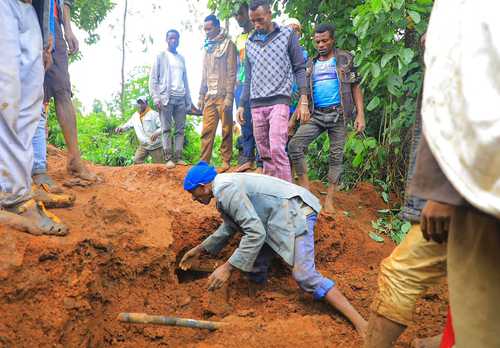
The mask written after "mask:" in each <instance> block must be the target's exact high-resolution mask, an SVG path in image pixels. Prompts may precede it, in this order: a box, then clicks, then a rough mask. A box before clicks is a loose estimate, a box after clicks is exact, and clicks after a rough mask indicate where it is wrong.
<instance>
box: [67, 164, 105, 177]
mask: <svg viewBox="0 0 500 348" xmlns="http://www.w3.org/2000/svg"><path fill="white" fill-rule="evenodd" d="M67 170H68V173H69V174H70V175H72V176H74V177H76V178H78V179H81V180H86V181H89V182H91V183H99V182H101V181H102V179H101V178H99V176H98V175H96V174H94V173H92V172H91V171H90V170H89V169H88V168H87V167H86V166H85V165H84V164H83V162H82V161H81V160H69V159H68V166H67Z"/></svg>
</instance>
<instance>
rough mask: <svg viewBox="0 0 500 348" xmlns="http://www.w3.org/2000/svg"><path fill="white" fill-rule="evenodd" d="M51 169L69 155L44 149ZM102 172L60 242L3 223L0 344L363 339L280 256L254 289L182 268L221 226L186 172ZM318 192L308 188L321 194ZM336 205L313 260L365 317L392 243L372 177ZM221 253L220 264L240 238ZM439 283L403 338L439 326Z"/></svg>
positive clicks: (236, 279) (57, 171)
mask: <svg viewBox="0 0 500 348" xmlns="http://www.w3.org/2000/svg"><path fill="white" fill-rule="evenodd" d="M49 165H50V170H49V171H50V174H51V175H52V176H53V177H54V178H55V179H56V180H57V181H58V182H59V183H64V182H65V181H67V180H68V179H69V178H68V177H67V175H66V174H65V170H64V168H65V154H64V153H63V152H61V151H59V150H56V149H54V148H51V149H50V152H49ZM92 169H93V170H95V171H96V172H97V173H99V175H101V176H102V177H103V179H104V182H103V183H101V184H96V185H93V186H91V187H78V186H75V187H71V188H68V189H67V190H68V191H69V192H72V193H74V194H75V195H76V196H77V201H76V204H75V206H74V207H72V208H70V209H58V210H54V212H55V213H56V214H57V215H58V216H60V218H61V219H62V220H63V221H64V222H65V223H66V224H67V225H68V226H69V227H70V230H71V232H70V234H69V235H68V236H67V237H64V238H58V237H47V236H41V237H39V236H31V235H29V234H26V233H22V232H18V231H14V230H12V229H9V228H5V227H1V230H0V313H1V317H0V347H35V346H36V347H107V346H117V347H151V346H166V347H259V348H260V347H302V346H304V347H305V346H311V345H315V346H317V347H360V346H361V345H362V341H361V339H360V338H359V337H358V336H357V334H356V332H355V330H354V329H353V328H352V326H351V325H350V324H349V323H348V322H347V321H346V320H345V319H344V318H343V317H342V316H341V315H340V314H339V313H337V312H335V311H333V310H331V309H330V308H328V307H327V306H326V305H325V304H324V303H321V302H315V301H313V299H312V298H311V297H310V296H309V295H305V294H303V293H302V292H301V291H300V289H299V288H298V287H297V285H296V284H295V282H294V281H293V279H292V278H291V275H290V272H289V270H288V269H287V267H285V266H284V265H283V264H282V263H281V262H280V261H279V260H275V261H274V263H273V265H272V269H271V274H270V278H269V281H268V283H267V284H266V285H265V286H264V287H261V288H256V287H255V286H253V285H252V284H250V283H249V282H248V280H247V279H246V277H245V276H244V275H242V274H238V273H235V274H234V275H233V277H232V278H231V280H230V284H229V286H228V287H227V288H226V289H224V290H223V291H219V292H218V293H215V294H214V293H209V292H208V291H207V276H208V273H207V272H197V273H196V272H182V271H179V270H178V269H177V264H178V261H179V259H180V257H181V256H182V254H183V253H184V252H185V251H187V250H189V248H191V247H193V246H195V245H196V244H198V243H199V242H201V241H202V240H203V239H204V238H205V237H206V236H208V235H209V234H210V233H211V232H212V231H214V230H215V229H216V228H217V226H218V224H219V223H220V222H221V220H220V217H219V215H218V213H217V211H216V209H215V207H214V205H213V204H212V205H210V206H201V205H200V204H198V203H196V202H193V201H192V200H191V197H190V196H189V195H188V194H187V193H185V192H183V191H182V188H181V182H182V177H183V175H184V174H185V172H186V170H187V169H186V168H176V169H174V170H170V171H169V170H167V169H165V168H164V167H163V166H161V165H141V166H133V167H127V168H111V167H92ZM323 190H324V188H323V187H322V186H321V185H320V184H319V183H317V184H316V185H315V187H314V189H313V191H314V193H315V194H317V195H318V196H319V197H320V198H322V197H323V195H322V194H321V191H323ZM336 202H337V211H336V212H335V214H334V215H333V216H332V217H327V216H324V215H321V216H320V218H319V220H318V224H317V228H316V264H317V268H318V269H319V270H320V271H321V272H322V273H323V274H325V275H327V276H329V277H331V278H333V279H335V281H336V282H337V284H338V286H339V288H340V289H341V290H342V291H343V292H344V294H345V295H346V297H347V298H348V299H349V300H350V301H352V303H353V304H354V306H355V307H356V308H358V309H359V311H360V312H361V314H362V315H363V316H364V317H365V318H367V317H368V315H369V311H370V309H369V306H370V303H371V300H372V298H373V295H374V294H375V292H376V288H377V272H378V265H379V263H380V261H381V260H382V258H383V257H385V256H387V255H388V254H389V253H390V252H391V250H392V249H393V248H394V244H393V243H392V242H391V241H390V240H388V239H386V240H385V242H384V243H382V244H379V243H375V242H374V241H373V240H371V239H370V238H369V237H368V232H369V231H370V230H371V221H372V220H374V219H376V217H377V210H378V209H381V208H383V207H384V205H383V202H382V201H381V200H380V198H379V195H378V194H377V192H376V191H375V190H374V188H373V187H371V186H370V185H368V184H362V185H359V186H358V187H357V188H356V189H355V190H353V191H352V192H349V193H345V192H339V193H338V194H337V196H336ZM237 242H238V241H237V240H234V241H232V242H231V244H230V245H229V246H227V247H226V248H225V249H224V250H223V252H222V254H221V255H219V256H218V257H217V258H209V257H205V259H204V261H203V263H202V264H204V265H205V266H206V265H212V266H213V265H214V264H217V263H218V264H221V263H222V262H224V260H225V259H227V257H228V256H229V255H230V253H231V252H232V250H233V249H234V248H235V247H236V245H237ZM206 267H209V266H206ZM446 306H447V296H446V287H445V284H440V285H439V286H436V287H435V288H433V289H431V290H430V291H429V292H428V293H427V294H426V295H425V296H424V297H423V298H422V299H421V300H420V301H419V302H418V304H417V308H416V315H415V324H414V325H412V326H410V327H409V329H408V330H407V331H406V333H405V334H404V335H403V336H402V338H401V339H400V340H399V341H398V344H397V346H398V347H409V343H410V341H411V340H412V339H413V338H415V337H424V336H429V335H434V334H437V333H439V332H440V331H441V329H442V327H443V325H444V321H445V314H446ZM120 312H146V313H149V314H159V315H168V316H176V317H183V318H194V319H209V320H217V321H225V322H229V323H230V324H231V325H229V326H228V327H226V328H224V329H223V330H219V331H216V332H208V331H203V330H197V329H189V328H177V327H160V326H140V325H130V324H123V323H120V322H118V321H117V320H116V317H117V315H118V313H120Z"/></svg>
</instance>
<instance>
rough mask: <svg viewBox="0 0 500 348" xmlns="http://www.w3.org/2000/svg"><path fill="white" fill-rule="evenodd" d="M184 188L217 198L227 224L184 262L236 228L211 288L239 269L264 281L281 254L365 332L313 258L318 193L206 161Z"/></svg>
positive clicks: (304, 283)
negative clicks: (233, 245)
mask: <svg viewBox="0 0 500 348" xmlns="http://www.w3.org/2000/svg"><path fill="white" fill-rule="evenodd" d="M184 189H185V190H186V191H189V192H190V193H191V194H192V196H193V200H195V201H198V202H200V203H202V204H205V205H208V204H209V203H210V201H211V200H212V198H215V200H216V207H217V209H218V210H219V211H220V213H221V215H222V218H223V223H222V225H221V226H220V227H219V228H218V229H217V230H216V231H215V232H214V233H213V234H212V235H210V236H209V237H208V238H207V239H205V240H204V241H203V242H202V243H201V244H200V245H198V246H196V247H194V248H193V249H191V250H190V251H188V252H187V253H186V254H185V255H184V257H183V258H182V260H181V262H180V267H181V269H183V270H187V269H189V268H190V267H191V264H192V262H193V261H194V260H196V259H197V258H198V257H199V256H200V254H201V253H202V252H208V253H210V254H212V255H216V254H217V253H219V251H220V250H222V249H223V248H224V246H226V244H227V243H228V242H229V240H230V239H231V237H233V236H234V235H235V234H236V232H238V231H241V233H243V236H242V238H241V241H240V244H239V247H238V248H237V249H236V250H235V251H234V253H233V255H232V256H231V257H230V258H229V260H228V261H227V262H226V263H224V264H223V265H222V266H220V267H218V268H217V269H216V270H215V271H214V272H213V273H212V274H211V275H210V278H209V290H214V289H217V288H220V287H221V286H222V285H223V283H224V282H226V281H227V280H228V279H229V277H230V276H231V273H232V272H233V271H234V270H235V269H238V270H240V271H243V272H246V273H249V276H250V279H251V280H252V281H254V282H256V283H265V282H266V280H267V272H268V268H269V264H270V261H271V259H272V258H273V257H274V256H275V255H276V254H278V255H279V256H280V257H281V258H282V259H283V260H284V261H285V262H286V263H287V264H288V265H289V266H290V267H291V268H292V275H293V277H294V279H295V280H296V281H297V283H298V285H299V287H300V288H301V289H302V290H304V291H306V292H308V293H311V294H312V295H313V297H314V299H316V300H322V299H325V300H326V301H327V302H328V303H329V304H330V305H331V306H333V307H334V308H336V309H337V310H339V311H340V312H342V313H343V314H344V315H345V316H346V317H347V318H348V319H349V320H350V321H351V323H352V324H353V325H354V326H355V328H356V330H357V331H358V333H360V335H362V336H363V335H364V332H365V327H366V321H365V320H364V319H363V318H362V317H361V315H360V314H359V313H358V312H357V311H356V309H354V307H353V306H352V305H351V304H350V303H349V301H348V300H347V299H346V298H345V297H344V295H343V294H342V293H341V292H340V290H339V289H338V288H337V287H336V286H335V282H334V281H333V280H331V279H328V278H326V277H324V276H322V275H321V274H320V273H319V272H318V271H317V270H316V267H315V264H314V225H315V223H316V219H317V215H318V213H319V211H320V210H321V206H320V204H319V201H318V199H317V198H316V197H315V196H314V195H313V194H312V193H311V192H309V191H307V190H306V189H304V188H302V187H300V186H297V185H294V184H291V183H289V182H287V181H285V180H282V179H278V178H274V177H271V176H267V175H259V174H254V173H226V174H219V175H217V172H216V171H215V168H214V167H212V166H210V165H208V164H207V163H205V162H200V163H199V164H198V165H196V166H194V167H193V168H191V169H190V170H189V172H188V174H187V175H186V177H185V179H184Z"/></svg>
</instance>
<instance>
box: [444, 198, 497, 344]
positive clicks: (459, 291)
mask: <svg viewBox="0 0 500 348" xmlns="http://www.w3.org/2000/svg"><path fill="white" fill-rule="evenodd" d="M499 266H500V219H496V218H494V217H493V216H489V215H486V214H484V213H481V212H479V211H478V210H476V209H473V208H467V207H462V208H457V209H456V211H455V214H454V215H453V218H452V220H451V225H450V232H449V236H448V287H449V292H450V308H451V316H452V320H453V328H454V331H455V347H456V348H469V347H488V348H489V347H500V335H499V333H498V330H499V328H500V299H499V295H500V270H499Z"/></svg>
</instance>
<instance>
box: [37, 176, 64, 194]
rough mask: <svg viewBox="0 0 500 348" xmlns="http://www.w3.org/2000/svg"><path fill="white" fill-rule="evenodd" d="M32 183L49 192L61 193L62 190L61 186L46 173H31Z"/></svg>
mask: <svg viewBox="0 0 500 348" xmlns="http://www.w3.org/2000/svg"><path fill="white" fill-rule="evenodd" d="M33 183H34V184H36V185H38V186H42V187H43V188H44V189H45V191H47V192H49V193H55V194H61V193H63V192H64V191H63V189H62V187H61V186H59V185H58V184H56V183H55V182H54V180H52V178H51V177H50V176H48V175H47V174H46V173H43V174H35V175H33Z"/></svg>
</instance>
